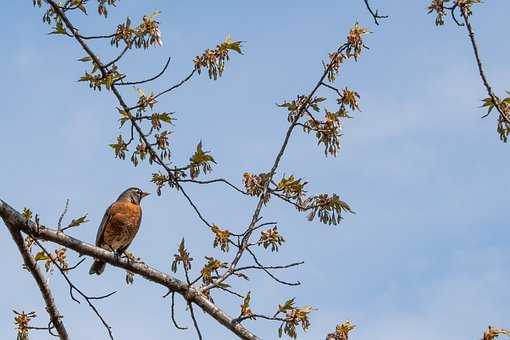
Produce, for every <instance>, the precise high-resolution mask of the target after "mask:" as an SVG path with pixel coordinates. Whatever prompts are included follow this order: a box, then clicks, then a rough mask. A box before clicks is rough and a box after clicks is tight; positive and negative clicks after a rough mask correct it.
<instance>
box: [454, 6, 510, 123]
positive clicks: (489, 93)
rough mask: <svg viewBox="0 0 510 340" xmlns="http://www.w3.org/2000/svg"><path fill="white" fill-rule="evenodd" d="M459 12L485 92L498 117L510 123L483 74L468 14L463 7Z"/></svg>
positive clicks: (509, 118)
mask: <svg viewBox="0 0 510 340" xmlns="http://www.w3.org/2000/svg"><path fill="white" fill-rule="evenodd" d="M460 13H461V14H462V18H463V19H464V23H465V24H466V29H467V31H468V34H469V40H470V41H471V46H472V47H473V52H474V54H475V59H476V64H477V66H478V71H479V73H480V78H481V79H482V82H483V85H484V86H485V89H486V90H487V94H488V95H489V97H490V98H491V100H492V103H493V104H494V106H495V107H496V109H497V110H498V112H499V114H500V118H501V119H503V120H504V121H505V122H506V123H507V124H510V117H508V116H507V114H506V113H505V112H504V111H503V109H501V107H500V105H499V103H498V98H497V96H496V95H495V94H494V92H493V91H492V87H491V85H490V84H489V81H488V80H487V76H486V75H485V71H484V69H483V64H482V60H481V58H480V53H479V52H478V44H477V43H476V40H475V33H474V31H473V27H472V26H471V22H470V21H469V18H468V14H467V13H466V10H464V9H463V8H461V9H460Z"/></svg>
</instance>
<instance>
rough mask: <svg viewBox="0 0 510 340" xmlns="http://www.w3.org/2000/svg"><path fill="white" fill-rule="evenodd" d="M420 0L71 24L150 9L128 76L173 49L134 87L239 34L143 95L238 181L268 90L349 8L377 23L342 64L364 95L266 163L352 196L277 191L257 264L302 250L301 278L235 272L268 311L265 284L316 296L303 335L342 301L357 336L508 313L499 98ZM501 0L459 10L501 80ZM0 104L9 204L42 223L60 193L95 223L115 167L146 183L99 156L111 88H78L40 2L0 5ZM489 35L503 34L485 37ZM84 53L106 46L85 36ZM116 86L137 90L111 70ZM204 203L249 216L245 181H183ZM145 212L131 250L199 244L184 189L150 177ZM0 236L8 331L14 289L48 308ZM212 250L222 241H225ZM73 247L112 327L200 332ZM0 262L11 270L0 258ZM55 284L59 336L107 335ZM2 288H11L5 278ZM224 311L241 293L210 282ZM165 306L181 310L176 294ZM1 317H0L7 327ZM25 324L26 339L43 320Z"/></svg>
mask: <svg viewBox="0 0 510 340" xmlns="http://www.w3.org/2000/svg"><path fill="white" fill-rule="evenodd" d="M427 5H428V3H427V2H426V1H396V0H395V1H391V0H388V1H384V2H382V1H373V6H374V7H376V8H379V9H380V10H381V12H383V13H384V14H389V15H390V19H389V20H387V21H384V22H383V24H382V25H381V26H375V25H374V24H373V22H372V19H371V17H370V16H369V14H368V13H367V11H366V9H365V7H364V5H363V3H362V1H354V0H353V1H315V2H310V1H279V2H277V3H274V2H269V1H259V2H256V3H255V2H249V3H248V2H239V1H223V2H221V4H218V3H207V2H193V3H187V2H179V3H173V4H168V2H166V1H144V2H143V4H141V2H135V1H127V0H126V1H124V0H123V1H121V2H120V3H119V7H118V9H115V10H112V11H111V13H110V14H111V20H109V21H108V22H104V20H103V19H100V18H98V17H97V15H90V17H88V18H86V20H84V19H83V18H77V23H83V22H85V23H86V24H85V25H81V26H80V27H82V32H83V33H84V34H85V33H87V34H89V33H90V34H94V33H102V32H105V31H109V30H110V29H108V28H109V27H115V25H116V23H118V22H120V21H122V20H124V18H125V17H126V16H127V15H130V16H131V17H132V18H133V19H134V20H135V21H136V20H137V19H139V16H138V15H134V13H135V12H136V13H151V12H153V11H154V10H157V9H159V10H161V11H162V13H161V16H160V21H161V27H162V31H163V41H164V46H163V47H162V48H159V49H151V50H150V51H149V52H148V53H138V52H135V53H133V54H132V55H129V56H128V57H127V58H126V61H125V62H123V63H122V64H121V68H122V70H124V71H125V72H127V73H128V74H130V75H131V77H132V78H133V79H138V78H144V77H146V76H147V75H152V74H154V73H156V72H158V71H159V70H160V68H161V67H162V65H163V63H164V60H165V59H166V58H167V57H168V56H171V57H172V63H171V65H170V67H169V70H168V73H167V74H166V76H165V77H164V78H162V79H160V80H159V81H158V82H157V83H155V84H153V86H147V87H145V88H144V89H146V90H147V91H151V90H154V91H156V90H157V89H160V88H164V87H165V86H167V85H168V84H173V83H175V82H176V81H178V80H180V79H181V78H182V77H183V76H185V75H186V74H187V73H188V72H189V71H190V70H191V67H192V59H193V57H194V56H195V55H197V54H199V53H200V52H201V51H202V50H203V49H205V48H207V47H214V46H215V45H216V43H217V42H219V41H221V40H223V39H224V37H225V36H226V34H231V35H232V37H233V38H235V39H240V40H243V41H245V44H244V46H245V55H243V56H237V55H236V56H234V57H233V58H232V60H231V61H230V62H229V63H228V65H227V68H226V71H225V74H224V77H223V78H221V79H220V80H218V81H216V82H213V81H211V80H209V79H208V78H207V77H206V76H205V75H203V76H201V77H198V78H195V79H194V80H193V81H192V82H191V83H189V84H188V85H186V86H184V87H182V88H181V89H179V91H177V92H175V93H174V94H172V95H170V96H167V97H165V98H164V99H162V100H161V101H160V103H159V106H158V108H160V109H162V110H168V111H175V112H176V118H177V119H178V120H177V122H176V128H175V133H174V134H173V135H172V139H171V144H172V147H173V150H174V155H175V159H176V161H177V162H178V163H182V162H184V161H185V160H186V159H187V158H188V157H189V156H190V154H191V153H192V151H193V149H194V147H195V145H196V143H197V142H198V141H199V140H202V141H203V143H204V146H205V148H206V149H208V150H211V151H212V152H213V154H214V156H215V158H216V160H217V161H218V165H217V166H216V167H215V170H214V173H213V176H218V177H227V178H229V179H231V180H232V181H233V182H236V183H241V176H242V173H243V172H245V171H252V172H260V171H264V170H266V169H268V168H269V166H270V165H271V164H272V160H273V159H274V156H275V154H276V151H277V148H278V147H279V145H280V143H281V140H282V138H283V133H284V129H285V127H286V124H287V123H286V115H285V112H283V111H282V110H280V109H278V108H276V107H275V103H277V102H281V101H283V100H285V99H292V98H293V97H295V96H296V95H297V94H300V93H304V92H307V91H309V89H310V88H311V87H312V86H313V84H314V83H315V81H316V79H317V78H318V76H319V75H320V72H321V68H322V66H321V60H322V59H324V58H325V57H326V56H327V53H328V52H330V51H332V50H334V49H335V48H336V47H335V46H336V45H337V44H338V43H340V42H342V41H344V39H345V36H346V34H347V32H348V30H349V28H350V27H351V26H352V24H353V23H354V22H356V21H359V22H360V23H361V24H362V25H363V26H366V27H368V28H369V29H370V30H371V31H372V32H373V33H372V34H370V35H369V37H368V38H367V44H368V45H369V46H370V50H369V51H366V52H365V54H364V56H363V57H362V58H361V60H360V61H359V62H357V63H351V64H349V65H348V66H347V67H346V68H345V72H344V73H342V75H341V76H340V77H339V80H338V82H337V85H338V86H339V87H344V86H349V87H351V88H353V89H355V90H356V91H358V92H359V93H360V95H361V108H362V112H360V113H356V114H355V117H354V119H352V120H349V121H348V122H346V124H345V126H344V137H343V148H342V152H341V153H340V155H339V156H338V157H337V158H336V159H331V158H328V159H325V158H324V157H323V153H322V149H321V148H318V147H317V146H316V145H315V142H314V140H313V138H311V137H310V136H306V135H302V134H300V133H298V134H296V135H295V138H294V139H293V140H292V142H291V143H290V146H289V149H288V152H287V154H286V155H285V157H284V161H283V164H282V167H281V173H287V174H290V173H294V174H296V175H298V176H301V177H305V178H306V180H307V181H309V182H310V184H309V190H310V192H331V191H334V192H337V193H339V194H340V195H341V197H342V198H343V199H344V200H346V201H347V202H349V204H350V205H351V206H352V207H353V209H354V210H355V211H356V212H357V214H355V215H350V216H346V219H345V220H344V222H343V224H341V225H340V226H338V227H329V226H324V225H321V224H319V223H310V222H307V221H306V218H305V216H303V215H301V214H299V213H297V212H296V211H295V210H293V209H291V208H290V207H288V206H286V205H284V204H281V203H279V202H276V201H275V202H273V203H272V204H271V205H270V207H269V208H268V209H266V210H265V211H264V213H263V216H264V217H265V218H267V219H268V220H278V221H279V225H280V230H281V232H282V234H283V235H284V237H285V238H286V240H287V242H286V244H285V245H284V246H283V247H282V249H281V252H280V253H278V254H277V255H269V256H265V255H261V256H262V258H263V259H264V261H265V263H267V264H282V263H286V262H288V261H292V260H304V261H305V265H304V266H303V267H302V268H300V269H297V270H290V271H288V272H286V273H282V274H281V276H282V277H283V278H285V279H288V280H296V279H299V280H300V281H301V282H302V283H303V284H302V286H300V287H297V288H289V287H281V286H276V285H275V283H274V282H273V281H271V280H270V279H268V278H267V277H265V276H264V275H262V274H253V275H252V280H251V281H250V283H249V285H246V284H243V283H241V284H240V285H238V287H239V290H240V291H241V292H246V291H248V290H252V301H253V303H252V309H253V310H254V311H256V312H260V313H268V314H269V313H271V312H272V311H274V308H275V305H276V304H277V303H278V302H283V301H284V300H286V299H287V298H290V297H296V300H297V302H298V304H301V305H308V304H310V305H313V306H314V307H316V308H318V311H316V312H315V313H314V314H313V316H312V328H311V329H310V330H309V331H308V332H307V333H305V334H302V335H301V336H300V339H320V338H323V337H324V336H325V334H327V332H328V331H330V330H332V329H333V328H334V326H335V324H336V323H337V322H339V321H342V320H345V319H351V320H353V322H354V323H355V324H357V325H358V328H357V329H356V331H355V333H353V339H359V340H364V339H366V340H368V339H370V340H389V339H392V340H407V339H413V340H425V339H445V340H461V339H478V338H480V337H481V334H482V332H483V330H484V329H485V328H486V326H487V325H489V324H492V325H497V326H501V327H505V326H509V324H510V318H509V316H508V308H507V306H508V304H509V303H510V293H509V291H508V288H507V283H508V282H509V280H510V274H509V273H510V271H509V269H508V268H510V267H509V264H510V255H509V254H508V251H507V243H508V238H509V236H510V234H509V231H508V195H507V192H508V191H509V189H510V184H509V182H508V176H507V171H506V169H507V168H508V167H509V165H510V161H509V160H508V157H507V155H508V145H505V144H503V143H501V142H499V140H498V136H497V133H496V131H495V130H496V121H495V117H494V116H491V117H489V118H486V119H480V116H481V115H482V114H483V111H482V110H481V109H479V106H480V103H481V102H480V99H481V98H483V97H485V94H484V92H483V88H482V85H481V82H480V80H479V78H478V73H477V69H476V67H475V63H474V60H473V56H472V52H471V50H470V45H469V42H468V39H467V34H466V32H465V31H464V30H463V29H461V28H458V27H455V26H454V25H452V24H451V23H449V22H448V24H447V25H446V26H445V27H441V28H436V27H435V26H434V17H433V16H428V15H426V6H427ZM509 9H510V4H507V3H503V2H494V3H486V4H483V5H481V6H477V7H476V9H475V15H474V17H473V24H474V26H475V29H476V31H477V37H478V39H479V40H480V45H481V46H480V47H481V53H482V56H483V59H484V60H485V62H486V65H487V75H488V76H489V79H490V80H491V82H492V83H493V85H494V88H495V89H497V92H498V93H502V92H503V91H504V90H506V89H507V87H506V86H507V82H508V77H509V75H510V74H509V71H508V67H507V66H508V64H507V62H508V61H507V56H508V54H509V52H510V46H509V45H508V43H507V40H504V38H503V37H502V35H503V33H502V32H503V30H502V28H503V23H506V20H507V17H506V13H508V10H509ZM0 16H1V17H2V21H3V23H4V27H10V31H9V33H8V34H4V37H3V44H2V45H3V46H4V49H3V53H1V54H0V62H1V63H2V64H3V65H4V68H3V72H2V73H3V80H4V81H3V82H1V84H0V89H1V91H2V93H3V100H2V102H3V111H4V118H3V120H2V124H0V135H1V139H2V146H3V148H2V159H3V162H2V166H1V167H0V178H2V180H1V182H0V183H1V189H2V190H1V193H0V194H1V197H0V198H2V199H4V200H6V201H7V202H9V203H10V204H11V205H13V206H14V207H16V208H18V209H22V208H23V207H25V206H27V207H30V208H31V209H32V210H33V211H34V212H37V213H38V214H39V215H40V217H41V219H42V221H43V223H44V224H47V225H55V224H56V221H57V219H58V215H59V213H60V211H61V210H62V208H63V205H64V203H65V200H66V198H69V199H70V200H71V208H70V211H69V215H68V217H76V216H79V215H80V214H82V213H84V212H87V213H88V214H89V219H90V223H88V224H85V225H83V226H82V227H80V228H79V229H77V230H74V231H72V232H71V233H72V234H73V236H76V237H79V238H81V239H84V240H88V241H90V242H93V241H94V239H95V233H96V228H97V226H98V224H99V222H100V220H101V217H102V215H103V212H104V209H105V208H106V207H107V206H108V205H109V204H110V203H111V202H112V201H113V200H114V199H115V198H116V197H117V195H118V194H119V193H120V192H121V191H122V190H124V189H125V188H126V187H129V186H132V185H137V186H140V187H142V188H144V189H146V190H149V191H152V192H154V188H153V186H152V185H151V184H150V183H149V182H148V180H149V178H150V173H151V168H150V167H148V166H147V165H142V166H139V167H138V168H133V167H132V166H131V165H130V164H129V163H128V162H126V161H119V160H116V159H114V157H113V155H112V152H111V150H109V148H108V147H107V144H109V143H111V142H112V141H113V140H114V138H115V137H116V135H117V134H118V131H117V113H116V111H115V109H114V105H115V102H114V99H113V97H112V96H111V95H110V94H108V93H106V92H102V93H94V92H92V91H91V90H90V89H89V88H88V86H86V85H85V84H83V83H77V82H76V80H77V79H78V78H79V77H80V76H81V75H82V73H83V72H84V71H85V70H86V68H85V66H84V65H83V64H82V63H79V62H77V61H76V59H78V58H80V57H82V56H83V52H82V51H80V50H79V49H78V47H77V46H76V45H75V44H74V43H73V42H72V41H70V40H66V39H65V38H61V37H51V36H47V35H46V34H45V33H46V32H47V31H48V27H47V26H45V25H43V24H42V22H41V11H40V10H38V9H33V8H32V6H31V1H28V0H27V1H9V2H6V3H5V4H4V5H3V11H2V14H0ZM500 39H501V40H500ZM96 47H97V48H98V50H99V54H100V55H105V56H106V55H108V53H109V50H108V49H104V48H103V47H101V46H100V45H97V46H96ZM125 93H126V96H127V97H129V98H131V99H132V98H134V95H135V92H134V90H131V89H125ZM189 191H190V193H191V194H192V196H193V197H194V199H196V201H197V202H198V204H199V206H200V208H201V210H203V212H204V214H205V215H206V216H207V218H208V219H209V220H211V221H214V222H215V223H218V224H220V225H222V226H228V227H229V228H230V229H236V228H237V227H236V226H242V225H245V224H246V223H247V221H248V220H249V217H250V216H251V212H252V211H253V208H254V206H255V204H256V201H255V200H252V199H247V198H244V197H243V198H240V197H239V196H237V195H236V193H234V192H231V191H229V190H228V189H225V188H224V187H222V186H221V185H218V186H208V187H202V186H201V187H190V188H189ZM143 208H144V218H143V222H142V227H141V231H140V233H139V235H138V236H137V239H136V240H135V242H134V243H133V245H132V248H131V250H132V251H133V252H135V254H137V255H138V256H140V257H142V258H143V259H144V260H145V261H146V262H147V263H150V264H152V265H154V266H155V267H157V268H160V269H161V270H165V271H169V270H170V262H171V257H172V255H173V254H174V252H175V250H176V248H177V245H178V243H179V241H180V239H181V238H182V237H184V238H186V240H187V243H188V245H189V248H190V250H191V252H192V255H193V257H194V258H195V259H197V260H196V263H195V264H194V269H196V270H198V269H199V268H200V267H201V265H202V264H203V257H204V256H206V255H214V256H217V257H221V256H222V254H221V253H220V252H219V251H218V250H217V249H215V250H212V249H211V245H212V238H211V235H210V234H209V233H208V232H207V231H206V229H205V228H204V226H203V225H202V224H201V223H200V221H199V220H198V219H197V217H196V215H195V214H194V213H193V211H192V210H191V208H190V207H189V205H187V203H186V202H185V200H184V198H183V197H182V195H180V194H179V193H177V192H174V191H165V192H164V194H163V195H162V196H161V197H157V196H155V195H154V196H152V197H150V198H149V199H147V200H146V201H145V202H143ZM3 235H4V237H0V256H1V257H2V259H3V263H4V267H3V273H4V280H3V281H2V287H3V288H4V289H3V291H4V295H3V297H2V299H1V300H0V301H1V303H0V329H4V334H6V335H7V336H14V334H15V333H14V328H13V324H12V319H13V314H12V311H11V310H12V309H16V310H25V311H31V310H35V311H37V312H38V314H39V316H40V317H39V318H38V323H39V324H41V325H42V324H45V320H47V319H46V315H45V311H44V306H43V304H42V300H41V297H40V293H39V291H38V290H37V288H36V287H35V285H34V283H33V280H32V279H31V277H30V276H29V275H28V274H27V273H26V272H24V271H22V270H21V260H20V257H19V255H18V253H17V250H16V248H15V246H14V243H13V242H12V241H11V240H10V237H9V236H8V233H7V232H6V231H5V230H4V233H3ZM228 258H229V257H226V258H225V259H228ZM88 264H89V262H87V264H86V265H84V266H83V267H82V268H80V270H78V271H76V272H74V273H73V274H72V276H73V278H74V279H75V280H76V282H79V285H80V287H81V288H83V290H84V291H86V292H88V293H90V294H91V295H92V294H98V295H99V294H102V293H104V292H109V291H111V290H118V293H117V294H116V295H115V296H113V297H112V298H111V299H109V300H107V301H102V302H98V307H99V308H100V309H101V310H102V311H103V313H104V315H105V316H106V317H107V319H108V321H109V322H110V323H111V325H112V326H113V330H114V334H115V336H116V339H121V340H132V339H133V340H134V339H140V338H143V339H160V338H174V337H179V338H182V339H194V338H196V336H195V333H194V332H193V331H188V332H184V333H182V332H179V331H177V330H175V329H174V328H173V326H172V325H171V322H170V319H169V316H170V312H169V310H170V301H168V300H164V299H162V298H161V295H163V294H164V293H165V291H164V290H163V289H162V288H160V287H155V286H153V285H151V284H148V283H146V282H145V281H144V280H142V279H140V278H135V283H134V285H132V286H126V285H125V283H124V273H123V272H121V271H119V270H115V269H114V268H112V267H109V268H107V270H106V272H105V274H104V275H103V276H101V277H100V278H97V277H90V276H88V274H87V271H88V268H86V267H87V266H88ZM7 275H8V277H7ZM50 283H51V285H52V286H53V288H54V293H55V295H56V299H57V303H58V305H59V307H60V308H61V310H62V311H63V314H64V315H65V319H64V321H65V323H66V325H67V327H68V330H69V332H70V334H71V336H72V338H73V339H89V338H92V339H102V338H106V335H105V331H104V329H102V328H101V326H100V324H99V322H98V320H97V319H96V318H95V316H94V314H93V313H92V312H91V311H90V310H89V309H88V308H87V307H86V306H85V305H84V304H82V305H78V304H76V303H74V302H73V301H72V300H71V299H70V297H69V296H68V292H67V287H66V286H65V283H64V282H62V280H61V278H59V277H58V275H54V276H52V277H51V278H50ZM5 292H10V293H9V294H5ZM217 301H218V302H219V303H220V304H221V305H222V306H224V307H225V309H226V310H227V311H228V312H229V313H230V314H237V313H238V311H239V304H240V302H238V301H233V300H232V299H230V297H228V298H222V297H219V296H218V298H217ZM178 309H179V311H180V312H179V313H178V316H177V318H178V319H179V320H181V323H183V324H185V325H187V326H189V327H191V326H192V324H191V320H190V319H189V318H188V315H187V313H186V312H185V311H184V308H183V305H182V301H181V300H178ZM198 318H199V322H200V324H201V328H202V330H203V332H204V333H205V338H206V339H212V340H216V339H230V338H232V335H231V334H229V333H228V332H226V331H225V330H224V329H223V328H222V327H221V326H219V325H217V324H216V323H215V322H213V321H211V320H209V318H208V317H207V316H206V315H203V314H202V313H201V312H199V313H198ZM247 325H248V326H249V327H250V329H253V330H254V332H256V333H257V334H259V335H260V336H261V337H262V338H264V339H274V338H276V334H277V333H276V330H277V327H278V325H277V324H271V323H266V322H264V321H258V322H255V323H250V322H248V323H247ZM9 334H10V335H9ZM47 338H48V335H47V334H44V333H39V334H37V333H34V334H33V335H32V337H31V339H33V340H38V339H47Z"/></svg>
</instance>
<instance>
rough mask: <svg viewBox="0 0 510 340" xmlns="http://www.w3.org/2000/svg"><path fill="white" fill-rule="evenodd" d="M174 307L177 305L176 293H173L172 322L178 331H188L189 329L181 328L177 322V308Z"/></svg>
mask: <svg viewBox="0 0 510 340" xmlns="http://www.w3.org/2000/svg"><path fill="white" fill-rule="evenodd" d="M174 305H175V292H172V322H173V323H174V326H175V328H177V329H180V330H186V329H188V327H182V326H179V324H178V323H177V321H175V307H174Z"/></svg>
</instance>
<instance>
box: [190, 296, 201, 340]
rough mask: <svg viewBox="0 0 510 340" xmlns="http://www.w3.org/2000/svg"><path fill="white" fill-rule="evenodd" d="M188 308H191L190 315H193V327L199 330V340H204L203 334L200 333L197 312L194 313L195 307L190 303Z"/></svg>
mask: <svg viewBox="0 0 510 340" xmlns="http://www.w3.org/2000/svg"><path fill="white" fill-rule="evenodd" d="M188 308H189V313H190V315H191V319H192V320H193V325H194V326H195V329H196V330H197V334H198V339H199V340H202V333H200V328H199V327H198V322H197V319H196V318H195V312H194V311H193V305H192V304H191V302H189V301H188Z"/></svg>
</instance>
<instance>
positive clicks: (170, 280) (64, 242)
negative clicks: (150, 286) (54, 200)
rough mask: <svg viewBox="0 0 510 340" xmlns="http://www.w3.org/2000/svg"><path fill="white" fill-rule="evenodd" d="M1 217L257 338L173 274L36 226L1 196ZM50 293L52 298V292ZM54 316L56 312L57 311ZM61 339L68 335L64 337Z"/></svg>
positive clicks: (13, 230)
mask: <svg viewBox="0 0 510 340" xmlns="http://www.w3.org/2000/svg"><path fill="white" fill-rule="evenodd" d="M0 217H1V218H2V219H3V220H4V222H5V224H6V225H7V227H8V228H9V231H11V234H13V235H19V237H20V239H21V241H22V240H23V239H22V238H21V234H20V233H19V232H20V231H23V232H24V233H26V234H28V235H32V236H33V237H36V238H38V239H43V240H46V241H50V242H53V243H57V244H59V245H61V246H64V247H66V248H69V249H72V250H74V251H76V252H78V253H80V254H83V255H88V256H92V257H94V258H97V259H99V260H101V261H104V262H106V263H108V264H110V265H112V266H114V267H119V268H123V269H126V270H129V271H131V272H133V273H135V274H138V275H140V276H141V277H143V278H145V279H146V280H148V281H152V282H154V283H157V284H159V285H161V286H164V287H166V288H168V289H169V290H170V291H172V292H176V293H178V294H180V295H182V296H183V297H184V298H185V299H186V300H188V301H190V302H191V303H194V304H196V305H197V306H199V307H200V308H202V310H203V311H204V312H205V313H207V314H209V315H210V316H211V317H212V318H214V319H215V320H216V321H218V322H219V323H220V324H222V325H223V326H225V327H226V328H227V329H229V330H230V331H231V332H232V333H234V334H235V335H237V336H238V337H239V338H241V339H246V340H259V339H260V338H258V337H257V336H256V335H255V334H253V333H252V332H250V331H249V330H248V329H246V328H245V327H244V326H243V325H241V324H239V323H236V322H234V319H233V318H232V317H230V316H229V315H227V314H226V313H225V312H224V311H223V310H222V309H221V308H219V307H218V306H216V305H215V304H214V303H212V302H211V301H209V300H208V299H207V298H206V297H205V296H204V295H203V294H201V293H200V291H199V290H198V289H197V288H195V287H193V286H192V287H189V288H188V284H187V283H185V282H183V281H181V280H179V279H177V278H175V277H172V276H170V275H168V274H165V273H163V272H160V271H159V270H157V269H155V268H152V267H150V266H149V265H146V264H144V263H137V262H133V261H130V260H129V259H124V258H120V257H118V256H115V255H114V253H113V252H109V251H107V250H104V249H102V248H99V247H96V246H93V245H91V244H89V243H86V242H83V241H81V240H79V239H76V238H74V237H70V236H67V235H66V234H64V233H63V232H61V231H58V230H55V229H51V228H46V227H43V226H40V227H39V228H38V227H37V226H36V225H35V223H33V222H32V221H29V222H28V223H27V222H25V220H24V218H23V216H22V215H21V214H20V213H19V212H18V211H16V210H15V209H13V208H12V207H11V206H9V205H8V204H7V203H6V202H4V201H3V200H1V199H0ZM16 233H17V234H16ZM13 237H14V236H13ZM18 247H19V245H18ZM32 260H33V259H32ZM34 264H35V263H34ZM49 296H50V297H51V294H50V295H49ZM55 308H56V307H55ZM55 310H56V309H55ZM55 315H59V314H58V313H56V314H55ZM58 321H60V320H59V319H58V320H56V321H55V322H58ZM60 322H61V321H60ZM57 325H58V323H55V326H57ZM57 329H58V327H57ZM59 334H60V333H59ZM66 336H67V335H66ZM61 339H68V338H67V337H66V338H61Z"/></svg>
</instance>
